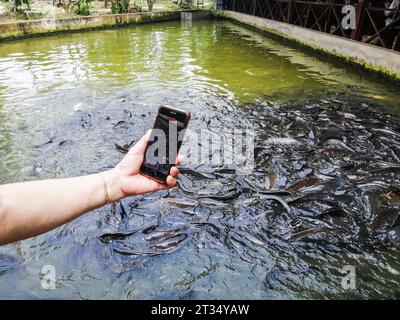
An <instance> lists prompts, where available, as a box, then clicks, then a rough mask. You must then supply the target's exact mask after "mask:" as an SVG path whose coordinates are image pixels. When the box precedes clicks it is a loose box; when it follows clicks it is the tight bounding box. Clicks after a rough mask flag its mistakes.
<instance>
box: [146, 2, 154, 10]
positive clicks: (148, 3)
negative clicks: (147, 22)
mask: <svg viewBox="0 0 400 320" xmlns="http://www.w3.org/2000/svg"><path fill="white" fill-rule="evenodd" d="M147 5H148V7H149V11H153V0H147Z"/></svg>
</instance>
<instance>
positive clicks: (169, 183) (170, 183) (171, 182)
mask: <svg viewBox="0 0 400 320" xmlns="http://www.w3.org/2000/svg"><path fill="white" fill-rule="evenodd" d="M175 185H176V179H175V178H174V177H173V176H168V177H167V187H168V188H173V187H175Z"/></svg>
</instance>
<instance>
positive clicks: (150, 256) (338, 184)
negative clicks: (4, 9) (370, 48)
mask: <svg viewBox="0 0 400 320" xmlns="http://www.w3.org/2000/svg"><path fill="white" fill-rule="evenodd" d="M398 98H399V93H398V87H397V86H396V85H395V84H391V83H388V82H385V81H383V80H380V79H378V78H377V77H375V76H371V75H367V74H366V73H364V72H356V70H354V69H352V68H350V67H348V66H344V65H342V64H340V63H334V62H330V61H328V60H325V59H322V58H318V57H315V56H311V55H309V54H306V53H304V52H301V51H298V50H296V49H294V48H291V47H288V46H285V45H282V44H280V43H278V42H275V41H273V40H270V39H268V38H266V37H265V36H263V35H260V34H257V33H255V32H253V31H250V30H247V29H244V28H242V27H239V26H236V25H233V24H231V23H228V22H193V24H192V25H187V24H181V23H180V22H173V23H160V24H149V25H143V26H137V27H130V28H125V29H117V30H106V31H96V32H88V33H82V34H69V35H62V36H52V37H48V38H38V39H30V40H23V41H18V42H10V43H5V44H1V45H0V123H1V129H0V158H1V160H2V161H1V163H0V182H1V183H4V182H15V181H22V180H28V179H42V178H48V177H52V178H53V177H63V176H72V175H80V174H86V173H89V172H96V171H99V170H104V169H107V168H110V167H112V166H113V165H115V164H116V163H117V162H118V160H119V159H120V158H121V156H122V155H121V154H120V153H119V152H118V150H117V149H116V148H115V144H118V145H121V146H124V145H129V144H131V143H132V141H136V140H137V139H138V138H139V137H140V136H141V135H142V134H143V133H144V132H145V131H146V130H147V128H148V127H149V126H150V125H151V122H152V117H153V115H154V112H155V110H156V108H157V106H158V105H159V104H161V103H168V104H171V105H175V106H178V107H181V108H184V109H187V110H189V111H191V112H192V114H193V120H192V121H191V124H190V127H191V129H192V130H194V131H196V130H201V129H204V128H210V127H212V128H214V129H216V130H218V129H221V128H224V129H226V128H233V127H239V128H248V127H252V128H255V129H256V131H257V137H258V138H257V139H258V140H257V143H258V144H257V147H256V150H255V151H256V155H257V159H256V160H257V166H258V167H257V170H256V171H255V172H254V173H253V174H252V175H250V176H248V177H245V178H243V179H242V178H240V177H237V176H235V175H234V174H232V172H230V171H229V169H223V170H222V169H221V168H219V169H215V168H211V167H207V166H203V167H200V168H192V167H190V165H186V169H184V170H183V174H182V176H181V180H180V187H179V188H176V189H174V190H172V191H171V192H160V193H157V194H152V195H148V196H141V197H134V198H130V199H125V200H123V201H121V202H120V203H117V204H115V205H112V206H108V207H105V208H101V209H98V210H95V211H94V212H91V213H89V214H87V215H85V216H83V217H81V218H79V219H77V220H75V221H73V222H71V223H69V224H68V225H66V226H63V227H60V228H58V229H57V230H54V231H52V232H50V233H48V234H45V235H42V236H40V237H36V238H34V239H30V240H26V241H22V242H19V243H17V244H12V245H8V246H5V247H2V248H1V249H0V283H1V286H0V296H1V297H13V298H48V297H57V298H76V299H80V298H128V299H129V298H135V299H140V298H177V297H179V298H282V297H289V298H307V297H316V298H321V297H353V298H354V297H355V298H366V297H391V296H392V295H393V294H395V292H394V290H395V288H397V287H398V284H399V271H398V270H399V267H400V262H399V255H398V253H397V238H398V234H397V233H398V221H400V220H399V219H398V212H399V204H398V203H397V202H396V201H398V196H399V194H398V189H396V187H394V186H396V185H398V179H399V176H398V171H399V170H398V166H399V157H400V149H399V139H398V136H397V135H396V134H398V132H399V127H398V121H397V119H396V117H395V116H392V117H390V116H388V115H385V113H391V114H393V115H396V114H398V111H397V108H396V101H398ZM264 101H267V102H266V103H265V102H264ZM315 117H316V118H315ZM374 130H375V131H374ZM385 130H386V131H385ZM282 138H285V139H286V140H279V139H282ZM274 139H278V140H274ZM290 139H292V140H290ZM293 141H295V142H293ZM288 142H291V143H288ZM371 159H373V160H371ZM379 170H381V171H379ZM375 171H377V172H375ZM370 172H375V174H372V175H370ZM276 189H279V190H285V191H286V193H284V194H276V192H275V191H276ZM288 190H289V192H288ZM266 191H268V192H266ZM271 192H272V193H273V194H271ZM274 196H275V197H278V198H279V199H280V200H279V201H278V200H276V199H275V198H273V197H274ZM282 203H284V204H286V205H287V206H289V208H290V210H289V211H288V210H287V208H286V206H285V205H283V204H282ZM332 229H333V230H332ZM379 242H382V243H380V245H379V246H377V243H379ZM49 264H50V265H54V266H55V268H56V272H57V276H58V282H57V290H54V291H51V292H47V291H45V290H42V289H41V286H40V277H39V276H40V270H41V268H42V267H43V266H44V265H49ZM346 264H351V265H355V266H356V271H357V276H358V278H357V289H356V290H354V291H345V290H343V289H342V287H341V285H340V283H341V272H340V270H341V268H342V267H343V266H344V265H346Z"/></svg>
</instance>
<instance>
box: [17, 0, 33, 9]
mask: <svg viewBox="0 0 400 320" xmlns="http://www.w3.org/2000/svg"><path fill="white" fill-rule="evenodd" d="M23 4H26V6H27V8H28V10H30V8H31V0H14V10H15V11H21V10H22V9H21V7H22V5H23Z"/></svg>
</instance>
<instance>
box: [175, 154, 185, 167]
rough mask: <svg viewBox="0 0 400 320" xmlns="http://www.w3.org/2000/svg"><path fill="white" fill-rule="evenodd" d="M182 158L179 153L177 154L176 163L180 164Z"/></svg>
mask: <svg viewBox="0 0 400 320" xmlns="http://www.w3.org/2000/svg"><path fill="white" fill-rule="evenodd" d="M182 160H183V156H182V155H181V154H178V156H177V157H176V161H175V162H176V165H180V164H181V162H182Z"/></svg>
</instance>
